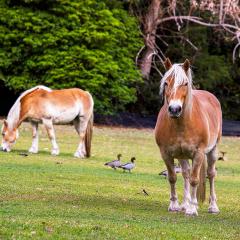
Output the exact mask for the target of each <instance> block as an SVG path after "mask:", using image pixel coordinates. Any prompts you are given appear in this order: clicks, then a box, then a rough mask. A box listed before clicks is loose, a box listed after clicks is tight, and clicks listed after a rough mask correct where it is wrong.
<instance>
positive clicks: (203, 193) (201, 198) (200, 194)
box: [197, 158, 207, 202]
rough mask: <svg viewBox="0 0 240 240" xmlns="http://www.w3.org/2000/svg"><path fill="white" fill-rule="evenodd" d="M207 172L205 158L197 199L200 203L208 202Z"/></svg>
mask: <svg viewBox="0 0 240 240" xmlns="http://www.w3.org/2000/svg"><path fill="white" fill-rule="evenodd" d="M206 170H207V161H206V158H204V160H203V163H202V166H201V169H200V174H199V184H198V188H197V199H198V201H200V202H204V201H205V200H206Z"/></svg>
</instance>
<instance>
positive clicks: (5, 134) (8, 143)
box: [2, 120, 18, 152]
mask: <svg viewBox="0 0 240 240" xmlns="http://www.w3.org/2000/svg"><path fill="white" fill-rule="evenodd" d="M17 138H18V129H17V128H14V129H11V128H10V127H9V125H8V122H7V121H6V120H4V121H3V125H2V150H3V151H5V152H10V151H11V147H12V145H13V144H14V143H15V142H16V140H17Z"/></svg>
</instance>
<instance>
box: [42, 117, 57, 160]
mask: <svg viewBox="0 0 240 240" xmlns="http://www.w3.org/2000/svg"><path fill="white" fill-rule="evenodd" d="M42 121H43V125H44V126H45V128H46V130H47V133H48V137H49V139H50V141H51V143H52V151H51V154H52V155H58V154H59V148H58V145H57V142H56V137H55V131H54V128H53V122H52V119H43V120H42Z"/></svg>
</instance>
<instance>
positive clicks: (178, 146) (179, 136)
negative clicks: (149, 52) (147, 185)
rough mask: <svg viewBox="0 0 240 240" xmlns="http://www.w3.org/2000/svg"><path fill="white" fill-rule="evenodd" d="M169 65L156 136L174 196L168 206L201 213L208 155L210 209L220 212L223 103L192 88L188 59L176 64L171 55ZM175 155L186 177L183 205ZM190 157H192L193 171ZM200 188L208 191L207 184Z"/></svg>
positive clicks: (194, 213) (192, 212) (162, 83)
mask: <svg viewBox="0 0 240 240" xmlns="http://www.w3.org/2000/svg"><path fill="white" fill-rule="evenodd" d="M165 67H166V69H167V70H168V71H167V72H166V73H165V75H164V76H163V79H162V81H161V86H160V94H162V96H163V97H164V100H165V102H164V105H163V107H162V108H161V110H160V112H159V115H158V119H157V123H156V127H155V138H156V142H157V144H158V146H159V148H160V152H161V155H162V158H163V160H164V162H165V164H166V166H167V170H168V173H169V175H168V179H169V183H170V186H171V196H170V205H169V208H168V210H169V211H185V213H186V215H198V212H197V208H198V201H197V187H198V185H199V183H201V181H202V182H204V181H205V180H204V179H205V178H206V175H205V169H204V167H203V166H204V164H205V157H207V163H208V168H207V174H208V178H209V182H210V200H209V202H210V205H209V208H208V212H209V213H218V212H219V209H218V206H217V203H216V194H215V188H214V177H215V173H216V171H215V162H216V160H217V156H216V154H217V153H216V145H217V143H218V142H219V140H220V138H221V132H222V112H221V106H220V103H219V102H218V100H217V99H216V97H215V96H213V95H212V94H211V93H209V92H207V91H202V90H193V89H192V76H191V69H190V63H189V61H188V60H186V61H185V62H184V63H183V64H174V65H172V64H171V62H170V60H169V59H167V60H166V61H165ZM174 158H176V159H178V161H179V163H180V164H181V167H182V175H183V178H184V196H183V203H182V204H181V205H180V206H179V204H178V198H177V194H176V190H175V183H176V180H177V177H176V173H175V171H174ZM188 159H192V170H191V172H190V165H189V162H188ZM201 167H202V168H201ZM200 169H201V171H200ZM190 185H191V192H190ZM200 191H201V192H200V193H203V192H204V193H205V184H204V187H203V188H200ZM204 197H205V194H204ZM202 200H204V199H202Z"/></svg>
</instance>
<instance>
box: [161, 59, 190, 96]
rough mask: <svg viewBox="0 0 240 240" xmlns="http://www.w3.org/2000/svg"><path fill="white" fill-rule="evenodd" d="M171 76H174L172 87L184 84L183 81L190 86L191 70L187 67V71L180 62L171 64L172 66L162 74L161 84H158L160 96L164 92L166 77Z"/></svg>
mask: <svg viewBox="0 0 240 240" xmlns="http://www.w3.org/2000/svg"><path fill="white" fill-rule="evenodd" d="M170 76H172V77H173V78H174V85H173V88H174V89H176V88H177V87H178V86H180V85H182V84H184V83H185V82H188V83H189V86H190V87H192V71H191V69H190V68H189V69H188V71H187V72H185V70H184V69H183V67H182V64H173V66H172V67H171V68H170V69H169V70H168V71H167V72H166V73H165V74H164V76H163V78H162V80H161V84H160V91H159V94H160V96H161V95H162V94H164V86H165V82H166V81H167V79H168V78H169V77H170Z"/></svg>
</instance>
